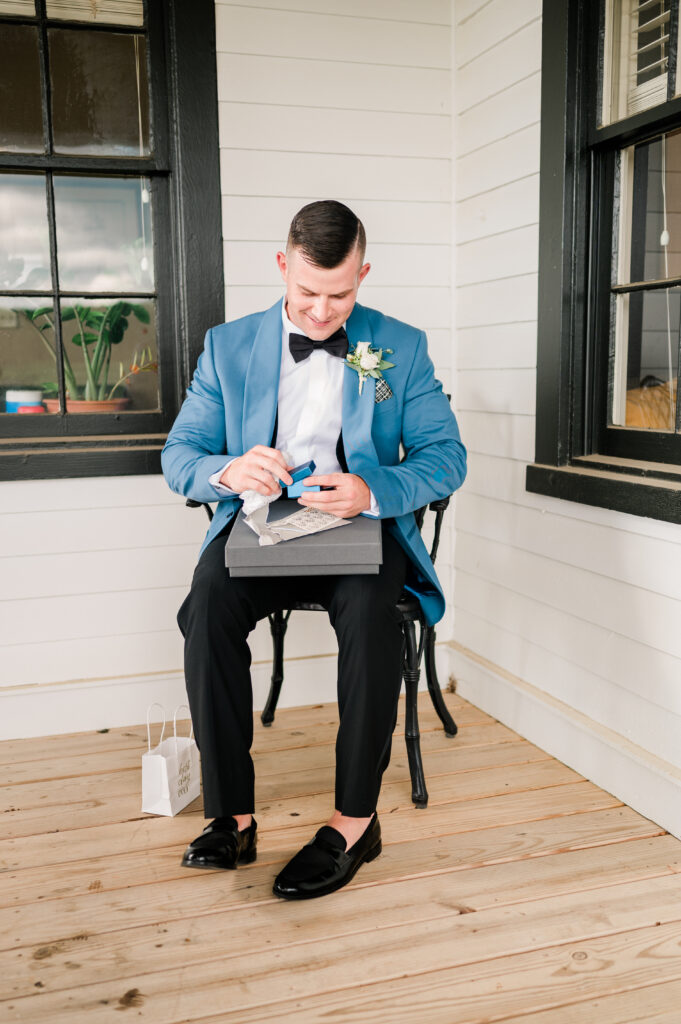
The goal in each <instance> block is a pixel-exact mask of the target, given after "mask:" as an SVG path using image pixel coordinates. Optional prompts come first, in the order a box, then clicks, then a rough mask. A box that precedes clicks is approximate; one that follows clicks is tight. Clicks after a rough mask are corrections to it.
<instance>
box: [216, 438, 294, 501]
mask: <svg viewBox="0 0 681 1024" xmlns="http://www.w3.org/2000/svg"><path fill="white" fill-rule="evenodd" d="M291 468H292V467H291V466H289V465H288V463H287V462H286V459H285V458H284V456H283V455H282V454H281V452H280V451H277V449H276V448H267V447H266V446H265V445H264V444H256V446H255V448H250V449H249V450H248V451H247V452H245V453H244V454H243V455H239V456H238V457H237V458H236V459H232V461H231V462H230V464H229V466H227V468H226V469H225V471H224V473H223V474H222V476H221V477H220V483H221V484H224V486H225V487H229V489H230V490H231V491H236V492H237V494H240V493H241V492H242V491H257V492H258V494H265V495H267V496H268V497H269V495H271V494H276V493H277V491H278V490H279V481H280V480H283V481H284V483H285V484H286V485H288V484H292V483H293V480H292V479H291V476H290V474H289V472H288V470H289V469H291Z"/></svg>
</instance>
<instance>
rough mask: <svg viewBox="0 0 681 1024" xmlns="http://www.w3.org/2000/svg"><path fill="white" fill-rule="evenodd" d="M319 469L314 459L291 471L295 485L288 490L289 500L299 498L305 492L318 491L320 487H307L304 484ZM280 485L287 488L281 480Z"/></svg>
mask: <svg viewBox="0 0 681 1024" xmlns="http://www.w3.org/2000/svg"><path fill="white" fill-rule="evenodd" d="M316 468H317V466H316V464H315V461H314V459H310V461H309V462H303V463H301V464H300V466H296V467H295V468H294V469H291V470H289V473H290V475H291V478H292V480H293V483H292V484H290V485H289V487H288V488H287V492H286V493H287V494H288V496H289V498H299V497H300V496H301V494H303V492H304V491H318V490H319V487H318V486H315V487H306V486H305V484H304V481H305V479H306V478H307V477H308V476H312V474H313V473H314V471H315V469H316ZM279 483H280V484H281V486H282V487H286V484H285V483H284V482H283V481H282V480H280V481H279Z"/></svg>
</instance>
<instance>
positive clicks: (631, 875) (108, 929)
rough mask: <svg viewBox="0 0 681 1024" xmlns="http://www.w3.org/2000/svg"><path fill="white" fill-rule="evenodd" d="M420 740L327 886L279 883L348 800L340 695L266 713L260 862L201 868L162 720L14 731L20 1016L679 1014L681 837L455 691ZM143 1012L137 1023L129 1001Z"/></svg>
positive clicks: (8, 838)
mask: <svg viewBox="0 0 681 1024" xmlns="http://www.w3.org/2000/svg"><path fill="white" fill-rule="evenodd" d="M446 699H447V702H448V704H449V706H450V708H451V710H452V713H453V715H454V717H455V718H456V720H457V722H458V723H459V726H460V731H459V734H458V736H457V737H456V738H455V739H448V738H447V737H446V736H445V735H444V733H443V731H442V729H441V728H440V727H439V723H438V721H437V719H436V717H435V715H434V712H433V711H432V708H431V707H430V702H429V699H428V696H427V695H421V697H420V700H421V709H422V710H421V727H422V747H423V754H424V763H425V769H426V775H427V779H428V787H429V790H430V804H429V806H428V808H427V809H426V810H416V809H415V808H414V807H413V805H412V804H411V800H410V786H409V772H408V767H407V759H406V754H405V749H404V742H403V739H402V736H401V735H400V730H401V726H402V725H403V718H402V713H401V715H400V722H399V723H398V728H397V732H396V735H395V743H394V746H393V759H392V763H391V765H390V768H389V770H388V772H387V773H386V777H385V780H384V786H383V791H382V795H381V803H380V807H379V811H380V816H381V823H382V828H383V849H384V852H383V855H382V856H381V857H379V858H378V859H377V860H375V861H374V862H373V863H372V864H370V865H366V866H364V867H363V868H362V869H361V870H360V872H359V873H358V874H357V876H356V877H355V880H354V882H353V883H352V885H350V886H348V887H346V888H345V889H344V890H342V891H341V892H339V893H335V894H334V895H332V896H329V897H326V898H324V899H321V900H313V901H309V902H302V903H286V902H282V901H280V900H277V899H275V898H274V897H273V896H272V893H271V886H272V879H273V877H274V875H275V874H276V873H277V871H278V870H279V868H280V866H281V865H282V864H283V863H284V862H285V861H286V860H287V859H288V858H289V857H290V856H291V855H292V854H293V853H294V852H295V850H296V849H297V848H298V847H299V846H300V845H301V844H302V843H303V842H306V841H307V840H308V839H309V838H310V837H311V835H312V834H313V832H314V830H315V828H316V827H318V826H319V824H321V823H322V822H323V821H324V820H325V819H326V817H327V816H328V814H329V812H330V810H331V808H332V803H333V801H332V794H333V761H334V748H333V743H334V735H335V720H336V709H335V706H334V705H317V706H314V707H307V708H295V709H290V710H282V711H280V712H279V713H278V715H277V721H276V723H275V725H274V726H273V727H272V728H271V729H263V728H262V726H261V725H260V723H259V721H258V722H256V754H255V759H256V772H257V777H258V795H257V804H258V812H257V817H258V819H259V822H260V830H259V847H258V850H259V854H258V860H257V862H256V863H255V864H253V865H250V866H247V867H241V868H239V869H238V870H237V871H234V872H198V871H197V872H190V871H187V870H184V869H182V868H181V867H180V866H179V862H180V856H181V853H182V851H183V849H184V847H185V845H186V844H187V843H188V842H189V841H190V840H191V839H192V838H193V837H194V836H195V835H197V834H198V832H200V831H201V828H202V827H203V824H204V821H203V815H202V811H201V807H200V803H199V801H196V802H195V804H193V805H192V806H191V807H190V808H188V809H187V810H185V811H184V812H182V814H180V815H178V816H177V817H176V818H154V817H151V816H148V815H142V814H141V813H140V811H139V807H140V757H141V754H142V751H143V749H144V747H145V744H146V736H145V728H144V727H141V726H140V727H137V728H127V729H115V730H111V731H110V732H107V733H79V734H74V735H72V736H55V737H48V738H46V739H40V740H23V741H8V742H5V743H0V767H1V768H2V772H3V775H4V778H5V783H6V784H5V787H4V792H3V806H2V810H3V815H2V821H3V824H4V829H3V831H2V838H1V839H0V1020H2V1021H22V1022H24V1024H29V1022H30V1024H33V1022H44V1024H79V1022H81V1021H87V1022H90V1021H91V1022H92V1024H99V1022H109V1021H111V1022H113V1021H115V1022H120V1020H121V1012H125V1013H127V1014H128V1015H129V1016H130V1018H135V1019H139V1018H141V1019H143V1020H147V1021H150V1022H152V1024H188V1022H190V1021H191V1022H197V1021H201V1022H204V1024H207V1022H211V1024H218V1022H225V1024H227V1022H229V1024H248V1022H265V1021H267V1022H269V1024H273V1022H274V1024H280V1022H283V1024H286V1022H289V1024H293V1022H294V1021H295V1022H296V1024H300V1022H302V1024H311V1022H334V1024H335V1022H356V1024H365V1022H381V1024H383V1022H386V1024H412V1022H413V1024H429V1022H432V1024H435V1022H437V1024H440V1022H441V1024H469V1022H470V1024H473V1022H483V1021H485V1022H486V1021H510V1022H513V1024H592V1022H595V1021H598V1024H625V1022H626V1024H630V1022H634V1021H641V1022H644V1021H645V1022H646V1024H663V1022H665V1024H667V1022H669V1024H671V1022H674V1024H679V1021H680V1020H681V1010H679V1004H680V1002H681V897H680V882H681V879H680V878H679V872H681V843H679V842H678V841H677V840H676V839H674V838H673V837H672V836H669V835H668V834H666V833H665V832H664V830H663V829H661V828H659V827H658V826H656V825H654V824H652V823H651V822H649V821H647V820H645V819H644V818H642V817H641V816H640V815H639V814H637V813H635V812H634V811H632V810H631V809H630V808H628V807H626V806H624V805H622V804H621V803H620V802H619V801H618V800H616V799H615V798H614V797H612V796H610V795H609V794H608V793H605V792H603V791H602V790H600V789H598V788H597V787H596V786H594V785H592V784H591V783H589V782H587V781H586V780H584V779H583V778H581V777H580V776H579V775H577V774H576V773H575V772H573V771H571V770H570V769H568V768H566V767H565V766H564V765H562V764H560V763H559V762H557V761H555V760H553V759H552V758H550V757H548V756H547V755H546V754H545V753H544V752H542V751H541V750H540V749H538V748H537V747H534V746H532V745H531V744H529V743H526V742H525V741H524V740H522V739H521V738H520V737H518V736H517V735H515V734H514V733H512V732H510V731H509V730H508V729H506V728H505V727H504V726H502V725H500V724H499V723H498V722H495V721H493V720H492V719H490V718H489V717H488V716H487V715H485V714H483V713H482V712H480V711H478V710H477V709H476V708H474V707H472V706H471V705H469V704H466V703H465V702H463V701H461V700H460V699H459V698H457V697H456V696H455V695H451V694H448V695H447V697H446ZM123 1019H126V1018H125V1017H124V1018H123Z"/></svg>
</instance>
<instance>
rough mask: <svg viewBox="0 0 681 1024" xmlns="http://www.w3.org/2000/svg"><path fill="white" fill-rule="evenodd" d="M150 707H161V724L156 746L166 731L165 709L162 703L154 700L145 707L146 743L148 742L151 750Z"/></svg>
mask: <svg viewBox="0 0 681 1024" xmlns="http://www.w3.org/2000/svg"><path fill="white" fill-rule="evenodd" d="M152 708H160V709H161V714H162V715H163V725H162V727H161V738H160V739H159V741H158V743H157V746H159V745H160V744H161V743H163V734H164V732H165V731H166V709H165V708H164V707H163V705H162V704H158V703H157V702H154V703H153V704H150V705H149V707H148V708H147V743H148V744H149V750H151V724H150V720H149V716H150V715H151V709H152Z"/></svg>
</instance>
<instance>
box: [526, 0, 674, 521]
mask: <svg viewBox="0 0 681 1024" xmlns="http://www.w3.org/2000/svg"><path fill="white" fill-rule="evenodd" d="M604 9H605V5H604V3H601V2H600V0H599V2H598V3H593V2H590V0H544V2H543V26H542V85H541V109H542V115H541V148H540V180H539V277H538V296H539V298H538V320H537V403H536V435H535V462H534V463H533V464H532V465H529V466H528V467H527V471H526V488H527V490H528V491H530V492H533V493H537V494H544V495H550V496H553V497H557V498H564V499H566V500H569V501H576V502H580V503H582V504H585V505H596V506H600V507H604V508H610V509H616V510H619V511H623V512H628V513H631V514H634V515H640V516H649V517H651V518H655V519H662V520H666V521H668V522H675V523H679V522H681V435H676V436H670V435H669V434H666V435H665V434H664V433H663V432H655V431H648V430H645V431H643V430H633V429H631V428H629V429H627V428H619V427H618V428H612V427H608V428H607V437H606V436H605V435H606V423H607V419H606V417H607V396H608V361H609V351H610V320H611V308H610V307H611V292H612V287H611V283H612V282H611V261H612V251H613V195H614V188H615V180H616V165H617V153H618V151H619V150H620V149H622V148H624V147H625V146H629V145H633V144H634V143H636V142H640V141H644V140H645V139H650V138H653V137H655V136H656V135H659V134H660V133H661V132H663V131H668V130H672V129H674V128H679V127H681V97H678V96H677V97H673V83H674V77H675V64H676V56H677V55H676V45H673V46H672V47H670V54H669V57H670V64H671V65H672V67H671V68H670V74H669V80H668V94H667V95H668V98H667V100H666V102H664V103H661V104H659V105H657V106H655V107H652V108H650V109H647V110H644V111H641V112H639V113H637V114H634V115H632V116H629V117H626V118H623V119H621V120H619V121H617V122H614V123H612V124H608V125H604V126H599V124H598V122H599V120H600V118H599V116H598V113H599V110H600V103H601V86H600V81H599V79H600V76H599V60H600V54H601V47H602V45H603V39H604V19H603V11H604ZM672 10H673V15H672V40H674V35H675V30H676V26H677V23H678V3H674V4H673V5H672ZM677 452H678V453H679V457H677V454H676V453H677Z"/></svg>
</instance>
